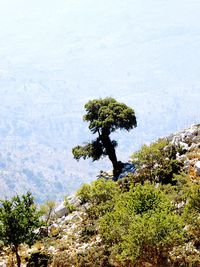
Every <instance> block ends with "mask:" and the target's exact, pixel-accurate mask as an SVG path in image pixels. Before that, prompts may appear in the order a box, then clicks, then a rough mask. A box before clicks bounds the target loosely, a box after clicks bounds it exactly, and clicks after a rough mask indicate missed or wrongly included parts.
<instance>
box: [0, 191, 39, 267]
mask: <svg viewBox="0 0 200 267" xmlns="http://www.w3.org/2000/svg"><path fill="white" fill-rule="evenodd" d="M39 217H40V213H39V212H38V211H37V210H36V206H35V205H34V201H33V197H32V195H31V193H29V192H28V193H27V194H25V195H23V196H21V197H20V196H15V197H13V198H12V199H11V200H3V201H0V240H1V241H3V243H4V244H5V245H7V246H10V248H11V249H12V251H13V252H14V253H15V255H16V259H17V266H18V267H20V265H21V259H20V256H19V245H20V244H28V245H32V244H33V242H34V241H35V238H36V233H35V232H34V230H36V229H37V228H38V227H39V226H40V224H41V223H40V221H39Z"/></svg>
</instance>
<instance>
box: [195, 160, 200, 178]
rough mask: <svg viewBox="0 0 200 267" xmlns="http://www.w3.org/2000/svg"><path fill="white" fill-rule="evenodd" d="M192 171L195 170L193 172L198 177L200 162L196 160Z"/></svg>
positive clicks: (199, 174)
mask: <svg viewBox="0 0 200 267" xmlns="http://www.w3.org/2000/svg"><path fill="white" fill-rule="evenodd" d="M194 169H195V172H196V175H197V176H200V160H198V161H197V162H196V163H195V165H194Z"/></svg>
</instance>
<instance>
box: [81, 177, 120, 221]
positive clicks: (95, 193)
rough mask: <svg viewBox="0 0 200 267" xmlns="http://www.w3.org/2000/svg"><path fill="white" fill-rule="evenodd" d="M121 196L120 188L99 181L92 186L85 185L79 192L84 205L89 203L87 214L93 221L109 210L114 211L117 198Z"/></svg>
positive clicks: (110, 182) (110, 183)
mask: <svg viewBox="0 0 200 267" xmlns="http://www.w3.org/2000/svg"><path fill="white" fill-rule="evenodd" d="M119 194H120V189H119V186H118V185H117V184H116V183H115V182H113V181H111V180H108V181H107V180H105V179H99V180H97V181H94V182H92V183H91V184H86V185H83V186H82V187H81V188H80V189H79V190H78V191H77V196H78V197H79V198H80V199H81V201H82V203H85V202H87V203H88V205H89V207H88V208H87V210H86V211H87V214H88V216H89V217H90V218H91V219H98V218H99V217H101V216H102V215H104V214H105V213H106V212H108V211H109V210H112V207H113V203H114V200H115V198H116V197H118V196H119Z"/></svg>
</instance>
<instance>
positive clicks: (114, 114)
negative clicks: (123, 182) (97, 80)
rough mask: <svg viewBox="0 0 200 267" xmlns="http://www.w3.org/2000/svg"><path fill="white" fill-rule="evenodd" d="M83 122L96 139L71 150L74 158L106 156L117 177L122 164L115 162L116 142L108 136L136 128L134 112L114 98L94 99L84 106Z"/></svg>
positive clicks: (94, 158) (96, 158)
mask: <svg viewBox="0 0 200 267" xmlns="http://www.w3.org/2000/svg"><path fill="white" fill-rule="evenodd" d="M85 109H86V114H85V116H84V117H83V120H84V121H87V122H89V129H90V131H91V132H92V133H93V134H97V135H98V136H97V138H96V139H95V140H93V141H92V142H91V143H87V144H86V145H84V146H76V147H74V148H73V149H72V153H73V155H74V158H75V159H77V160H79V159H80V158H83V159H86V158H92V159H93V161H95V160H99V159H100V158H101V157H102V156H108V157H109V159H110V161H111V162H112V165H113V175H114V176H115V177H117V176H118V175H119V174H120V173H121V170H122V164H121V162H120V161H118V160H117V156H116V151H115V148H116V146H117V142H116V141H115V140H111V139H110V134H111V133H113V132H115V131H116V130H118V129H120V130H121V129H124V130H127V131H129V130H131V129H133V128H134V127H136V126H137V122H136V117H135V113H134V110H133V109H132V108H129V107H127V106H126V105H125V104H123V103H119V102H117V101H116V100H115V99H114V98H104V99H101V98H100V99H94V100H91V101H89V102H88V103H87V104H86V105H85Z"/></svg>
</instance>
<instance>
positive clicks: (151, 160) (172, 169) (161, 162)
mask: <svg viewBox="0 0 200 267" xmlns="http://www.w3.org/2000/svg"><path fill="white" fill-rule="evenodd" d="M177 152H181V149H180V148H179V147H175V146H174V145H172V144H170V143H169V142H168V141H167V140H165V139H163V140H159V141H157V142H155V143H152V144H151V145H149V146H148V145H143V146H142V148H141V150H140V151H138V152H136V153H134V154H133V155H132V157H131V158H132V162H133V163H134V164H135V165H136V167H137V177H136V180H138V179H139V180H140V182H141V183H144V181H146V180H149V181H150V182H151V183H162V184H168V183H171V184H175V181H174V180H173V176H174V174H178V173H179V172H180V171H181V164H180V162H179V161H178V160H176V154H177Z"/></svg>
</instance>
